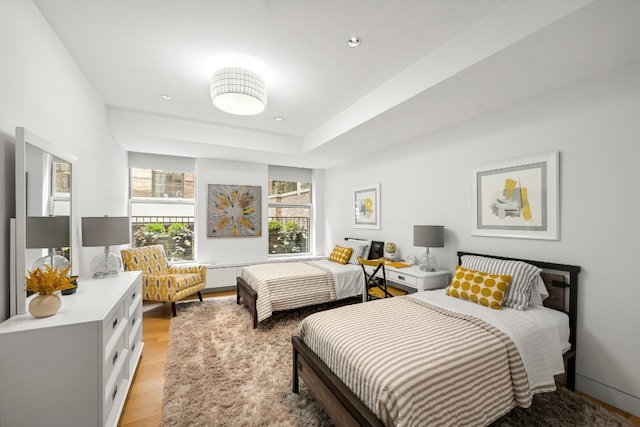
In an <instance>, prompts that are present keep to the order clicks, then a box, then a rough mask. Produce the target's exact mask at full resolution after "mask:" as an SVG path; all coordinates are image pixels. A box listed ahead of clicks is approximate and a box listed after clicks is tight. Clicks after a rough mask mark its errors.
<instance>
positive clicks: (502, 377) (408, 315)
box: [298, 297, 532, 426]
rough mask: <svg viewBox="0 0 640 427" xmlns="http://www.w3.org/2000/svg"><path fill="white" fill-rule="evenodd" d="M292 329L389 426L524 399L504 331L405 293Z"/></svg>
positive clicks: (494, 408)
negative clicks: (484, 388) (488, 391)
mask: <svg viewBox="0 0 640 427" xmlns="http://www.w3.org/2000/svg"><path fill="white" fill-rule="evenodd" d="M400 331H402V332H401V333H400ZM298 336H299V337H300V338H301V339H302V340H303V341H304V342H305V344H306V345H307V346H309V348H311V349H312V350H313V351H314V353H315V354H316V355H317V356H318V357H319V358H320V359H321V360H323V361H324V363H325V364H326V365H327V366H328V367H329V368H330V369H331V370H332V371H333V372H334V373H335V374H336V375H337V376H338V377H339V378H340V379H341V380H342V381H343V382H344V383H345V384H346V385H347V387H349V388H350V389H351V390H352V391H353V392H354V393H355V394H356V395H357V396H358V397H359V398H360V400H361V401H362V402H363V403H364V404H365V405H366V406H367V407H368V408H369V409H370V410H371V411H372V412H373V413H374V414H375V415H376V416H377V417H378V418H379V419H380V420H382V422H383V423H384V424H385V425H388V426H391V425H405V426H420V425H424V426H429V425H433V426H435V425H484V424H488V423H489V422H491V421H493V420H494V419H496V418H498V417H499V416H501V415H503V414H505V413H506V412H508V411H509V410H510V409H511V408H513V407H514V406H515V405H518V406H523V407H528V406H529V405H530V404H531V398H532V391H531V390H530V389H529V384H528V381H527V375H526V372H525V370H524V366H523V364H522V361H521V359H520V356H519V353H518V350H517V349H516V347H515V345H514V343H513V342H512V341H511V339H510V338H509V337H508V336H506V335H505V334H504V333H503V332H501V331H500V330H498V329H497V328H495V327H493V326H491V325H489V324H488V323H485V322H483V321H482V320H480V319H477V318H475V317H473V316H468V315H463V314H458V313H454V312H451V311H448V310H445V309H442V308H440V307H437V306H434V305H430V304H428V303H426V302H424V301H420V300H417V299H414V298H411V297H399V298H392V299H389V300H386V301H385V300H381V301H374V302H370V303H366V304H358V305H355V306H346V307H342V308H338V309H334V310H330V311H328V312H322V313H316V314H314V315H312V316H309V317H307V318H306V319H304V320H303V321H302V322H301V324H300V328H299V331H298ZM479 385H481V386H482V387H486V388H487V390H491V392H490V393H478V387H479Z"/></svg>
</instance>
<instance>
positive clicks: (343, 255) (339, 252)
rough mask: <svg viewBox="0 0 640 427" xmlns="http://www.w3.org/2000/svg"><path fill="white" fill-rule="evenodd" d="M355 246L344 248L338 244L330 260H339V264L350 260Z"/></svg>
mask: <svg viewBox="0 0 640 427" xmlns="http://www.w3.org/2000/svg"><path fill="white" fill-rule="evenodd" d="M352 251H353V248H343V247H342V246H336V247H335V248H333V250H332V251H331V254H330V255H329V261H333V262H337V263H338V264H346V263H347V262H349V258H350V257H351V252H352Z"/></svg>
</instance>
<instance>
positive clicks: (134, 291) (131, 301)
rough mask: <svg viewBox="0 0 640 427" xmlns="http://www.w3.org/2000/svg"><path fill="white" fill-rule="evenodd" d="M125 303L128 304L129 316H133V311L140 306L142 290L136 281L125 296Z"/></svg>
mask: <svg viewBox="0 0 640 427" xmlns="http://www.w3.org/2000/svg"><path fill="white" fill-rule="evenodd" d="M125 304H128V309H129V311H128V315H129V317H133V313H134V312H135V311H136V310H138V308H141V307H142V291H141V290H140V284H139V283H138V282H136V286H133V287H132V288H131V289H130V291H129V293H128V297H126V298H125Z"/></svg>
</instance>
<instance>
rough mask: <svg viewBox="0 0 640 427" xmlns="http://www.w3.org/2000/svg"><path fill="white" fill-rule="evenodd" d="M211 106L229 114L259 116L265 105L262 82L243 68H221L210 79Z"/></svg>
mask: <svg viewBox="0 0 640 427" xmlns="http://www.w3.org/2000/svg"><path fill="white" fill-rule="evenodd" d="M210 91H211V100H212V101H213V105H215V106H216V107H218V108H219V109H221V110H222V111H225V112H227V113H231V114H237V115H241V116H248V115H254V114H260V113H262V112H263V111H264V108H265V106H266V105H267V88H266V87H265V84H264V80H263V79H262V77H260V76H259V75H258V74H256V73H254V72H253V71H249V70H245V69H244V68H233V67H231V68H221V69H220V70H218V71H216V72H215V73H213V77H212V78H211V87H210Z"/></svg>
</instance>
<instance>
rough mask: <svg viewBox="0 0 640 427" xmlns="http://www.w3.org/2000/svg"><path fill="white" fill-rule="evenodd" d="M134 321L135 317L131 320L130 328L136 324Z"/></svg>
mask: <svg viewBox="0 0 640 427" xmlns="http://www.w3.org/2000/svg"><path fill="white" fill-rule="evenodd" d="M136 320H138V318H137V317H134V318H133V319H131V326H133V325H135V324H136Z"/></svg>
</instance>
